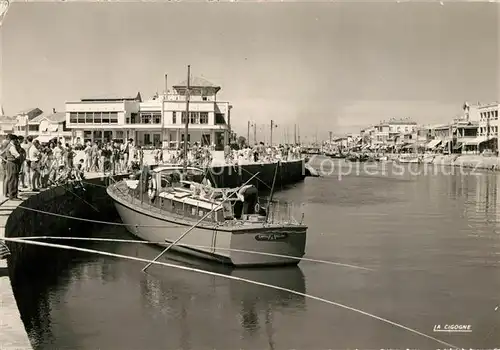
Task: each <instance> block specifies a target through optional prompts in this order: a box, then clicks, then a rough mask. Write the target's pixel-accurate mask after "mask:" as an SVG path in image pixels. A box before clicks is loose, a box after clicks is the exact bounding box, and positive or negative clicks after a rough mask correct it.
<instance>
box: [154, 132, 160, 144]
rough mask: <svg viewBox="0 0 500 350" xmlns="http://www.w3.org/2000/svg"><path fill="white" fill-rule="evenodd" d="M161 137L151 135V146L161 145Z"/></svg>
mask: <svg viewBox="0 0 500 350" xmlns="http://www.w3.org/2000/svg"><path fill="white" fill-rule="evenodd" d="M160 139H161V135H160V134H153V145H155V146H159V145H161V140H160Z"/></svg>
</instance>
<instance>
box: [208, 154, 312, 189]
mask: <svg viewBox="0 0 500 350" xmlns="http://www.w3.org/2000/svg"><path fill="white" fill-rule="evenodd" d="M209 169H210V172H211V174H212V179H213V180H214V181H215V185H216V186H217V187H231V188H234V187H238V186H240V185H241V184H242V183H245V182H246V181H248V180H249V179H250V178H251V177H252V176H253V175H255V174H257V173H259V175H258V176H257V177H258V179H257V178H255V179H253V180H252V181H251V182H250V183H251V184H253V185H255V186H256V187H257V188H258V189H259V190H261V191H266V190H269V189H270V188H271V187H272V184H273V179H274V174H275V172H276V182H275V184H274V186H275V189H279V188H281V187H286V186H290V185H293V184H296V183H298V182H301V181H303V180H304V179H305V177H306V175H307V171H306V160H304V159H297V160H290V161H283V162H276V163H253V164H243V165H215V166H211V167H210V168H209Z"/></svg>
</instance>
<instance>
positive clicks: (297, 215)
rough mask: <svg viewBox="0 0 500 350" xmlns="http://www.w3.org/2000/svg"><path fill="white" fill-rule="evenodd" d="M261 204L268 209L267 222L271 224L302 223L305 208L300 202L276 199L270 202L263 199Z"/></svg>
mask: <svg viewBox="0 0 500 350" xmlns="http://www.w3.org/2000/svg"><path fill="white" fill-rule="evenodd" d="M260 205H261V206H263V208H265V209H266V211H267V223H269V224H283V225H290V224H295V225H297V224H302V221H303V218H304V210H303V206H302V205H300V204H297V203H294V202H292V201H285V200H276V199H273V200H272V202H270V203H269V202H268V201H263V200H262V199H261V200H260Z"/></svg>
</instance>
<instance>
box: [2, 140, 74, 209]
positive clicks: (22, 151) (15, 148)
mask: <svg viewBox="0 0 500 350" xmlns="http://www.w3.org/2000/svg"><path fill="white" fill-rule="evenodd" d="M74 155H75V151H74V150H73V148H72V147H71V146H70V145H69V144H64V143H62V142H60V141H59V142H56V141H54V142H50V143H48V144H44V145H42V144H40V142H39V141H38V140H33V137H31V136H28V137H26V138H24V137H23V136H16V135H13V134H9V135H7V138H6V139H5V140H4V141H3V142H2V144H1V146H0V161H1V163H2V180H3V195H4V196H5V197H6V198H8V199H9V200H21V199H20V198H19V190H28V191H33V192H38V191H40V189H43V188H47V187H51V186H57V185H60V184H63V183H66V182H68V181H69V180H83V177H84V174H83V168H82V164H81V163H80V164H76V165H75V164H74V162H73V159H74Z"/></svg>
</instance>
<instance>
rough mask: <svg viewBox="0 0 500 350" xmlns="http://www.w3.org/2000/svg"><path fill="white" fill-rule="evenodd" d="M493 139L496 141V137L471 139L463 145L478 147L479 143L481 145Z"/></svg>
mask: <svg viewBox="0 0 500 350" xmlns="http://www.w3.org/2000/svg"><path fill="white" fill-rule="evenodd" d="M493 139H496V137H491V136H490V137H489V138H488V137H486V136H478V137H476V138H475V139H472V140H469V141H467V142H466V143H465V144H466V145H467V146H477V145H479V144H480V143H483V142H486V141H489V140H493Z"/></svg>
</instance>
